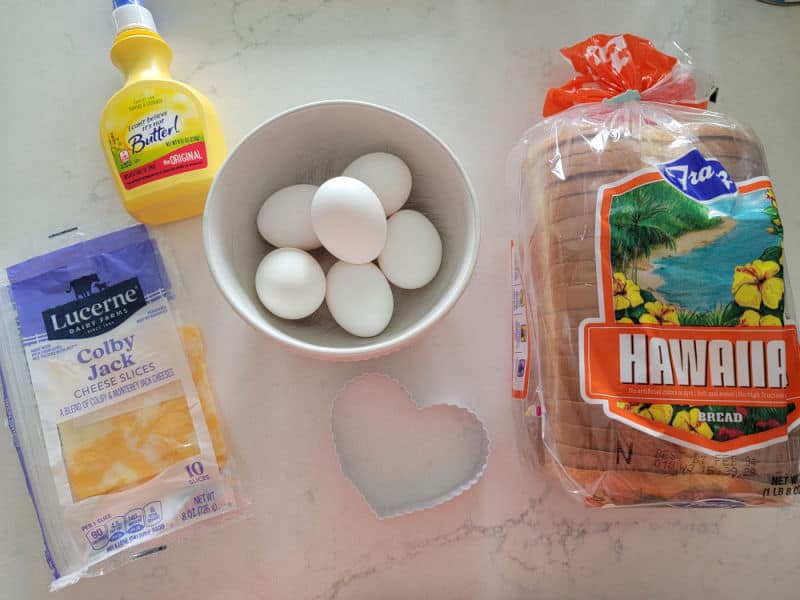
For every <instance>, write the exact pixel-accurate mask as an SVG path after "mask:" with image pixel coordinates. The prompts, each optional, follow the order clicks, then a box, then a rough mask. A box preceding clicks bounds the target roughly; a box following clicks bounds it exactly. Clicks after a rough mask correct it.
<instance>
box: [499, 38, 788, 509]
mask: <svg viewBox="0 0 800 600" xmlns="http://www.w3.org/2000/svg"><path fill="white" fill-rule="evenodd" d="M562 54H563V55H564V56H565V57H566V58H567V59H568V60H569V61H570V62H571V63H572V65H573V66H574V68H575V70H576V71H577V73H578V74H577V75H576V77H575V78H574V79H573V80H572V81H571V82H569V83H568V84H566V85H565V86H564V87H562V88H559V89H554V90H550V92H549V93H548V94H547V99H546V101H545V108H544V114H545V116H546V118H545V119H544V120H542V121H541V122H539V123H538V124H537V125H536V126H534V127H533V128H532V129H531V130H530V131H528V132H527V133H526V134H525V135H524V137H523V138H522V140H521V142H520V144H519V145H518V146H517V148H516V149H515V150H514V151H513V152H512V155H511V157H510V161H509V165H510V173H511V174H512V183H513V186H514V190H515V193H516V194H517V199H518V208H519V214H518V220H517V222H518V230H517V232H516V240H515V246H516V249H517V250H518V252H519V255H520V262H519V265H520V271H521V274H522V284H523V286H524V288H525V292H526V297H527V299H528V309H529V315H530V319H531V322H530V323H528V324H527V326H528V327H527V333H528V335H529V336H530V339H531V343H532V352H531V354H532V360H533V363H532V364H531V369H530V371H531V381H530V385H529V387H528V392H527V393H526V394H525V395H524V397H523V399H522V406H521V408H520V411H519V414H520V415H522V420H523V423H524V424H525V427H524V428H521V429H522V430H524V431H525V435H527V436H528V437H529V438H530V440H531V441H530V444H529V445H534V444H537V443H541V441H543V443H544V447H545V448H546V450H547V453H546V454H548V455H549V457H551V458H552V463H553V464H554V465H555V466H556V467H557V470H558V472H559V474H560V476H561V479H562V481H563V483H564V486H565V487H566V489H567V490H568V491H569V492H571V493H572V494H574V495H575V496H577V497H579V498H581V499H583V500H585V501H586V502H587V503H588V504H590V505H594V506H600V505H603V506H616V505H636V504H652V503H661V504H670V505H676V506H744V505H747V506H755V505H781V504H791V503H794V502H796V501H797V500H798V499H800V477H799V476H798V468H799V466H798V461H800V432H799V431H798V429H797V425H798V423H800V408H798V407H799V406H800V405H798V402H799V401H800V400H799V397H800V375H799V374H800V353H799V352H798V341H797V330H796V325H795V320H794V312H793V311H794V309H793V307H792V303H791V299H790V296H789V288H788V285H787V283H785V281H786V270H785V261H784V253H783V235H784V229H783V224H782V222H781V218H780V215H779V213H778V203H777V199H776V195H775V192H774V190H773V186H772V182H771V181H770V179H769V175H768V171H767V164H766V160H765V155H764V150H763V148H762V146H761V143H760V142H759V140H758V138H757V137H756V136H755V134H754V133H753V132H752V131H751V130H750V129H749V128H747V127H745V126H743V125H742V124H741V123H739V122H737V121H734V120H733V119H731V118H729V117H727V116H726V115H722V114H719V113H715V112H710V111H708V110H705V108H704V107H705V105H706V99H707V98H708V96H709V95H710V92H711V88H710V87H709V88H708V89H700V85H701V84H700V83H699V81H700V80H701V79H702V77H701V76H698V75H697V74H696V73H693V72H692V70H691V69H690V68H689V67H688V66H686V65H684V64H681V63H680V62H678V61H677V59H675V58H673V57H671V56H667V55H665V54H662V53H660V52H659V51H657V50H656V49H655V48H654V47H653V46H652V45H651V44H650V42H648V41H647V40H644V39H642V38H638V37H636V36H633V35H616V36H608V35H596V36H593V37H591V38H589V39H587V40H585V41H583V42H581V43H579V44H577V45H575V46H573V47H571V48H566V49H564V50H562ZM515 369H518V370H519V371H520V372H523V371H524V369H522V368H518V367H517V365H515ZM518 389H524V387H523V386H518ZM538 406H541V409H542V412H541V414H542V416H541V418H539V417H537V416H536V414H537V407H538ZM540 438H541V441H540ZM531 455H535V453H531Z"/></svg>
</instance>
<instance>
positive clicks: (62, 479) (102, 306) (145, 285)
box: [0, 226, 239, 589]
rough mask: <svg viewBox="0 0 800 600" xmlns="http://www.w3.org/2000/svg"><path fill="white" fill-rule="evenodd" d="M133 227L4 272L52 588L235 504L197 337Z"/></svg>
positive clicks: (21, 443) (18, 417)
mask: <svg viewBox="0 0 800 600" xmlns="http://www.w3.org/2000/svg"><path fill="white" fill-rule="evenodd" d="M166 264H167V262H166V261H165V259H164V256H163V254H162V253H161V250H160V248H159V245H158V244H157V243H156V241H155V240H154V239H153V238H152V237H151V235H150V233H149V231H148V230H147V229H146V228H145V227H144V226H136V227H131V228H129V229H125V230H122V231H118V232H114V233H110V234H107V235H104V236H101V237H98V238H94V239H90V240H86V241H82V242H80V243H77V244H74V245H70V246H67V247H64V248H61V249H58V250H55V251H53V252H50V253H47V254H44V255H41V256H37V257H35V258H32V259H30V260H28V261H25V262H22V263H20V264H17V265H14V266H12V267H9V268H8V269H7V270H6V277H7V282H6V285H4V286H3V288H2V298H1V299H0V301H1V302H2V307H3V310H2V327H0V330H2V337H1V338H0V345H1V346H2V350H3V351H2V355H1V356H0V369H1V370H2V377H3V394H4V400H5V404H6V414H7V419H8V423H9V426H10V428H11V430H12V433H13V434H14V442H15V445H16V447H17V451H18V455H19V459H20V464H21V465H22V468H23V472H24V473H25V477H26V480H27V483H28V489H29V492H30V495H31V498H32V500H33V502H34V505H35V507H36V509H37V513H38V516H39V522H40V525H41V528H42V534H43V537H44V542H45V550H46V558H47V561H48V563H49V565H50V567H51V569H52V571H53V574H54V581H53V584H52V587H53V589H58V588H60V587H63V586H64V585H67V584H70V583H74V582H75V581H77V580H78V579H79V578H80V577H81V576H84V575H95V574H101V573H103V572H105V571H107V570H108V569H109V568H110V567H112V566H116V565H118V564H121V563H123V562H125V561H126V560H129V559H131V558H135V557H138V556H142V555H146V554H149V553H152V552H153V551H156V550H161V549H163V548H164V547H165V543H164V538H165V536H167V535H168V534H171V533H174V532H175V531H177V530H179V529H183V528H184V527H186V526H188V525H190V524H192V523H198V522H202V521H205V520H208V519H210V518H212V517H218V516H223V515H232V514H233V513H234V512H235V509H236V508H237V504H238V503H239V501H238V500H237V493H236V491H235V486H234V483H235V482H234V480H233V479H232V474H231V465H230V461H229V457H228V452H227V449H226V446H225V441H224V439H223V435H222V431H221V427H220V420H219V416H218V412H217V408H216V405H215V402H214V398H213V396H212V392H211V386H210V384H209V381H208V374H207V370H206V364H205V357H204V350H203V341H202V337H201V333H200V330H199V329H198V328H197V327H196V326H194V325H190V324H183V323H181V322H180V320H179V318H178V311H177V308H178V302H177V292H176V289H175V286H174V280H175V277H174V275H173V276H172V277H171V276H170V274H169V273H168V269H167V267H166Z"/></svg>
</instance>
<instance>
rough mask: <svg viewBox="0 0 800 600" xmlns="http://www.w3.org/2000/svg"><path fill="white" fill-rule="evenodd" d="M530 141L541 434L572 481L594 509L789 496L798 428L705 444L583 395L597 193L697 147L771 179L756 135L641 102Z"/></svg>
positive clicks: (529, 261) (525, 202) (596, 112)
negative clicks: (619, 415)
mask: <svg viewBox="0 0 800 600" xmlns="http://www.w3.org/2000/svg"><path fill="white" fill-rule="evenodd" d="M524 148H525V149H524V152H523V155H522V157H521V161H520V162H521V167H520V214H519V223H520V231H521V235H520V237H519V241H520V244H519V247H520V252H521V265H522V269H523V278H524V281H525V286H526V291H527V295H528V298H529V299H530V309H531V310H530V313H531V319H532V323H531V329H532V331H533V337H532V339H533V344H534V348H533V355H534V357H535V361H536V368H534V369H533V370H532V385H531V386H530V388H531V395H532V398H533V399H535V400H537V401H541V403H542V406H543V409H544V415H545V416H544V418H543V419H542V423H541V429H539V422H538V421H534V422H533V423H534V427H533V429H534V431H535V434H538V433H539V432H541V435H542V439H543V441H544V444H545V446H546V448H547V449H548V451H549V454H550V455H551V457H552V458H553V460H554V463H555V464H556V465H557V467H558V470H559V472H560V474H561V475H562V479H563V481H564V483H565V486H566V487H567V488H568V490H569V491H571V492H573V493H575V494H578V495H580V496H582V497H583V498H585V499H587V500H588V501H589V502H590V503H595V504H614V505H630V504H643V503H651V502H661V503H682V502H688V503H691V502H696V501H703V500H711V499H718V498H727V499H734V500H737V501H742V502H744V503H747V504H758V503H763V502H774V501H781V500H783V498H774V497H773V496H772V495H771V494H770V492H769V491H767V492H765V490H767V489H769V487H770V486H771V485H772V484H774V483H775V478H776V477H783V476H786V475H792V474H797V472H798V457H800V434H798V432H797V430H794V432H793V433H790V434H789V438H788V441H782V442H778V443H773V444H772V445H768V446H766V447H764V448H761V449H756V450H752V451H748V452H744V453H738V454H736V453H732V454H731V455H724V454H720V453H716V454H715V453H711V452H703V451H698V450H695V449H691V448H690V447H688V446H687V445H685V444H681V445H679V444H676V443H673V442H671V441H667V439H664V437H662V436H658V435H654V433H653V432H645V431H640V430H639V429H637V428H634V427H633V426H631V425H630V424H629V423H625V422H621V421H620V420H616V419H613V418H610V417H609V416H607V413H606V412H605V411H604V408H603V406H601V405H599V404H591V403H589V402H587V401H585V400H584V399H583V398H582V395H581V381H580V360H579V350H580V329H579V328H580V324H581V322H582V321H584V320H585V319H591V318H598V317H601V314H600V306H599V302H598V277H599V275H598V273H599V268H598V261H599V260H600V258H599V257H598V256H597V252H596V244H595V242H596V240H595V237H596V235H598V232H599V227H598V219H599V218H601V216H600V215H599V211H598V190H599V189H600V188H601V186H604V185H607V184H611V183H615V182H619V181H621V180H623V179H624V178H626V177H629V176H631V175H633V174H636V173H638V172H642V171H643V170H648V169H649V170H653V169H654V167H657V166H658V165H660V164H663V163H665V162H669V161H671V160H673V159H677V158H679V157H681V156H683V155H685V154H686V153H687V152H688V151H690V150H692V149H697V150H699V152H700V153H701V154H702V155H703V156H705V157H713V158H714V159H716V160H718V161H720V162H721V163H722V164H723V165H724V166H725V168H726V169H727V172H728V175H729V176H730V178H731V179H733V180H734V181H737V182H741V181H745V180H750V179H752V178H754V177H759V176H766V175H767V169H766V162H765V157H764V152H763V149H762V146H761V144H760V142H759V141H758V139H757V138H756V137H755V135H754V134H753V133H752V132H751V131H750V130H749V129H747V128H745V127H743V126H741V125H740V124H738V123H735V122H733V121H731V120H730V119H727V118H725V117H723V116H722V115H717V114H715V113H710V112H707V111H700V110H696V109H689V108H681V107H677V106H667V105H663V104H657V103H647V102H632V103H629V104H624V105H615V106H611V105H608V104H592V105H582V106H580V107H576V108H573V109H570V110H568V111H566V112H564V113H561V114H559V115H556V116H555V117H551V118H550V119H547V120H546V121H543V122H542V123H540V124H539V125H538V126H537V127H535V128H534V129H533V130H532V131H531V132H529V134H528V137H527V139H526V144H525V147H524ZM709 404H714V402H713V401H709Z"/></svg>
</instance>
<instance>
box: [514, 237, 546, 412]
mask: <svg viewBox="0 0 800 600" xmlns="http://www.w3.org/2000/svg"><path fill="white" fill-rule="evenodd" d="M511 355H512V359H513V368H512V373H511V395H512V396H513V397H514V398H519V399H521V400H524V399H526V398H527V397H528V381H529V380H530V370H531V331H530V321H529V319H528V302H527V299H526V298H525V287H524V286H523V284H522V275H521V273H520V270H519V254H518V253H517V249H516V247H515V246H514V242H513V241H512V242H511ZM534 412H535V413H536V414H537V415H538V414H539V413H540V408H539V407H538V404H537V407H536V409H535V411H534Z"/></svg>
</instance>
